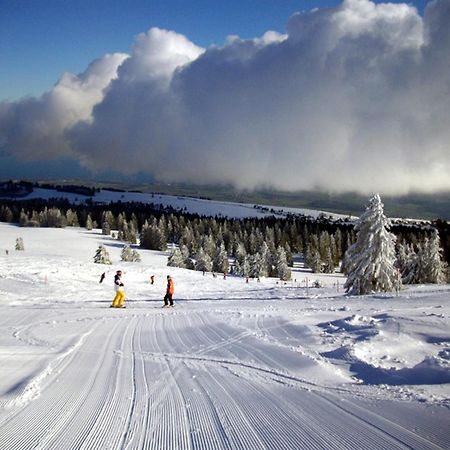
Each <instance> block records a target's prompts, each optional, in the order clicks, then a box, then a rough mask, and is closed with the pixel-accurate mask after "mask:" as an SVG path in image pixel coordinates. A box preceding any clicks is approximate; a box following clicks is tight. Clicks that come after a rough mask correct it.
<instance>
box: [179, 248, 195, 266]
mask: <svg viewBox="0 0 450 450" xmlns="http://www.w3.org/2000/svg"><path fill="white" fill-rule="evenodd" d="M180 252H181V255H182V256H183V264H184V267H185V268H186V269H194V263H193V262H192V259H191V257H190V255H189V249H188V248H187V247H186V245H183V244H180Z"/></svg>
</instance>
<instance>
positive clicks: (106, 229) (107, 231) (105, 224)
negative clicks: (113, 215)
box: [102, 220, 111, 236]
mask: <svg viewBox="0 0 450 450" xmlns="http://www.w3.org/2000/svg"><path fill="white" fill-rule="evenodd" d="M102 234H104V235H105V236H109V235H110V234H111V227H110V225H109V222H108V221H106V220H105V221H104V222H103V223H102Z"/></svg>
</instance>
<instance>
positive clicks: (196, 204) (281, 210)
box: [3, 188, 348, 219]
mask: <svg viewBox="0 0 450 450" xmlns="http://www.w3.org/2000/svg"><path fill="white" fill-rule="evenodd" d="M3 198H8V197H3ZM51 198H61V199H66V200H68V201H69V202H70V203H73V204H79V203H84V202H86V200H91V201H92V202H94V203H98V204H108V203H111V202H113V203H114V202H122V203H127V202H138V203H146V204H150V203H154V204H156V205H162V206H163V207H172V208H174V209H176V210H179V211H184V212H187V213H191V214H199V215H202V216H212V217H214V216H220V217H228V218H235V219H241V218H246V217H267V216H272V215H275V216H279V217H282V216H286V215H287V214H301V215H305V216H310V217H313V218H317V217H319V216H322V215H324V216H326V217H332V218H334V219H339V218H341V219H344V218H346V217H348V216H344V215H342V214H334V213H329V212H326V211H318V210H312V209H303V208H285V207H280V206H272V205H252V204H248V203H235V202H224V201H218V200H207V199H201V198H194V197H184V196H174V195H165V194H151V193H141V192H118V191H110V190H107V189H102V190H100V192H96V193H95V195H94V196H87V195H81V194H75V193H71V192H63V191H57V190H56V189H44V188H33V191H32V192H31V193H29V194H28V195H26V196H22V197H20V200H31V199H51Z"/></svg>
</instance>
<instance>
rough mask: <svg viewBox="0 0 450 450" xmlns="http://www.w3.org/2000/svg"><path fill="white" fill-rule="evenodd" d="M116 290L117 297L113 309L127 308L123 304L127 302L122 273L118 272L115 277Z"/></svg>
mask: <svg viewBox="0 0 450 450" xmlns="http://www.w3.org/2000/svg"><path fill="white" fill-rule="evenodd" d="M114 289H115V290H116V296H115V297H114V300H113V302H112V305H111V308H125V306H123V302H124V300H125V292H124V284H123V283H122V271H121V270H118V271H117V272H116V274H115V275H114Z"/></svg>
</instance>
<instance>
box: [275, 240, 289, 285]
mask: <svg viewBox="0 0 450 450" xmlns="http://www.w3.org/2000/svg"><path fill="white" fill-rule="evenodd" d="M275 267H276V271H277V276H278V278H279V279H280V280H282V281H288V280H290V279H291V269H289V266H288V263H287V257H286V251H285V250H284V248H283V247H281V246H280V247H278V248H277V256H276V265H275Z"/></svg>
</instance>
